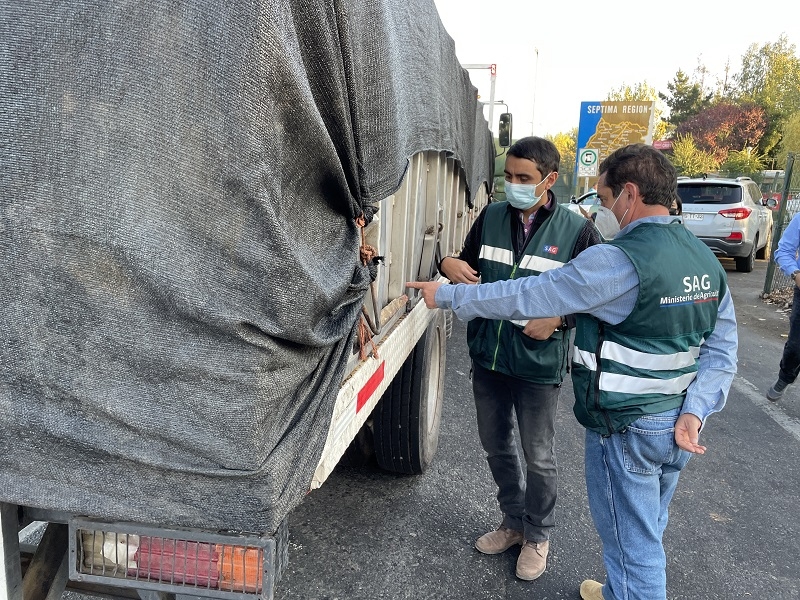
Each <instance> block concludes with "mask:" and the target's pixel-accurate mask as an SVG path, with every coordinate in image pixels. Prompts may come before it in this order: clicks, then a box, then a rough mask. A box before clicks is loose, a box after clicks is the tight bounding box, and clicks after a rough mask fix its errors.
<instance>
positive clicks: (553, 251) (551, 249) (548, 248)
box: [542, 246, 558, 254]
mask: <svg viewBox="0 0 800 600" xmlns="http://www.w3.org/2000/svg"><path fill="white" fill-rule="evenodd" d="M542 250H544V251H545V252H547V253H549V254H558V246H545V247H544V248H542Z"/></svg>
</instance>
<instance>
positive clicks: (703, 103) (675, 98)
mask: <svg viewBox="0 0 800 600" xmlns="http://www.w3.org/2000/svg"><path fill="white" fill-rule="evenodd" d="M667 89H668V90H669V95H667V94H662V93H661V92H659V93H658V97H659V98H661V100H663V101H664V102H665V103H666V105H667V106H668V107H669V117H668V118H667V119H666V121H667V123H669V124H670V125H672V126H673V127H678V125H680V124H681V123H683V122H684V121H685V120H686V119H688V118H690V117H693V116H694V115H696V114H697V113H699V112H700V111H701V110H703V109H705V108H708V106H709V103H710V101H711V96H712V94H706V93H705V92H703V89H702V88H701V86H700V84H699V83H697V82H692V81H690V80H689V76H688V75H686V73H684V72H683V71H681V70H680V69H679V70H678V72H677V73H675V79H673V80H672V82H670V83H667Z"/></svg>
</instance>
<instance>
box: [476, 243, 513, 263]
mask: <svg viewBox="0 0 800 600" xmlns="http://www.w3.org/2000/svg"><path fill="white" fill-rule="evenodd" d="M478 258H485V259H486V260H491V261H492V262H498V263H502V264H504V265H509V266H513V265H514V253H513V252H512V251H511V250H506V249H505V248H497V247H495V246H481V254H480V256H479V257H478Z"/></svg>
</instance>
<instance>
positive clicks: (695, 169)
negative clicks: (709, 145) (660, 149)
mask: <svg viewBox="0 0 800 600" xmlns="http://www.w3.org/2000/svg"><path fill="white" fill-rule="evenodd" d="M670 160H671V161H672V164H673V165H674V166H675V169H677V171H678V174H679V175H688V176H689V177H695V176H697V175H702V174H703V173H711V172H713V171H716V170H717V168H718V166H719V162H718V161H717V160H716V159H715V158H714V156H713V155H712V154H711V153H709V152H705V151H703V150H700V149H699V148H698V147H697V145H696V144H695V143H694V139H693V138H692V136H691V134H688V135H678V136H676V138H675V139H674V140H673V142H672V156H671V157H670Z"/></svg>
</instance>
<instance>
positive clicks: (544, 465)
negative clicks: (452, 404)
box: [472, 364, 561, 542]
mask: <svg viewBox="0 0 800 600" xmlns="http://www.w3.org/2000/svg"><path fill="white" fill-rule="evenodd" d="M472 390H473V392H474V394H475V407H476V409H477V413H478V434H479V435H480V438H481V444H482V445H483V449H484V450H485V451H486V459H487V461H488V462H489V469H490V470H491V471H492V476H493V477H494V480H495V483H497V487H498V491H497V500H498V502H499V503H500V510H501V511H502V512H503V525H505V526H506V527H508V528H510V529H515V530H517V531H523V532H524V533H525V539H527V540H531V541H534V542H541V541H544V540H546V539H549V538H550V529H551V528H552V527H553V526H554V525H555V506H556V496H557V494H558V470H557V467H556V456H555V418H556V410H557V409H558V396H559V393H560V391H561V387H560V386H557V385H553V384H549V385H542V384H537V383H531V382H528V381H525V380H523V379H518V378H516V377H510V376H508V375H504V374H502V373H497V372H496V371H490V370H488V369H485V368H483V367H481V366H480V365H477V364H475V365H473V378H472ZM515 414H516V420H517V424H518V426H519V437H520V441H521V445H522V452H523V455H524V457H525V465H526V468H525V472H523V469H522V464H521V461H520V457H519V452H518V450H517V441H516V435H515V432H514V415H515Z"/></svg>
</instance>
